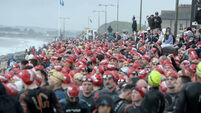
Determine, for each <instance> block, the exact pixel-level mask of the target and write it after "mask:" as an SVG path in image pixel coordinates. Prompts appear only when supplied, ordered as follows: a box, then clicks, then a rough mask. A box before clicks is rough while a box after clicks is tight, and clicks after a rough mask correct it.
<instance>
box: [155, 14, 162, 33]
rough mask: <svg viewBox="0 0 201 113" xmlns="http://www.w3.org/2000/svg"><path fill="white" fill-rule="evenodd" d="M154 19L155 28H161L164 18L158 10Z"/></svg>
mask: <svg viewBox="0 0 201 113" xmlns="http://www.w3.org/2000/svg"><path fill="white" fill-rule="evenodd" d="M153 20H154V27H155V29H156V28H161V23H162V19H161V17H160V16H159V14H158V12H155V16H154V18H153Z"/></svg>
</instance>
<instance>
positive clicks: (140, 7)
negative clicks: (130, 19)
mask: <svg viewBox="0 0 201 113" xmlns="http://www.w3.org/2000/svg"><path fill="white" fill-rule="evenodd" d="M141 23H142V0H140V26H139V30H140V31H141Z"/></svg>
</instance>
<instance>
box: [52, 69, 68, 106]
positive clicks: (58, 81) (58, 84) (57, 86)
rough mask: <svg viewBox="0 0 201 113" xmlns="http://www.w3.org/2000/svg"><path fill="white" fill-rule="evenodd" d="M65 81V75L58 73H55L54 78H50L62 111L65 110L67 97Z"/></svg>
mask: <svg viewBox="0 0 201 113" xmlns="http://www.w3.org/2000/svg"><path fill="white" fill-rule="evenodd" d="M63 81H64V75H63V74H62V73H61V72H58V71H56V72H53V74H52V76H50V77H49V84H51V83H53V91H54V92H55V94H56V97H57V99H58V101H59V103H60V104H61V107H62V109H64V108H65V104H66V95H65V91H64V89H63V88H62V82H63Z"/></svg>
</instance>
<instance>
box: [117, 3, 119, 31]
mask: <svg viewBox="0 0 201 113" xmlns="http://www.w3.org/2000/svg"><path fill="white" fill-rule="evenodd" d="M117 32H119V0H117Z"/></svg>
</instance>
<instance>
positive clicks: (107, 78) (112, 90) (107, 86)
mask: <svg viewBox="0 0 201 113" xmlns="http://www.w3.org/2000/svg"><path fill="white" fill-rule="evenodd" d="M102 92H107V93H109V94H110V95H111V97H112V99H116V98H117V97H118V94H119V92H118V91H117V89H116V82H115V78H114V76H113V75H112V73H110V74H105V75H103V89H101V90H99V91H96V93H100V94H101V93H102Z"/></svg>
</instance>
